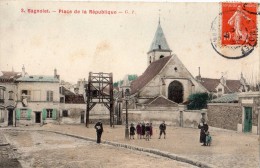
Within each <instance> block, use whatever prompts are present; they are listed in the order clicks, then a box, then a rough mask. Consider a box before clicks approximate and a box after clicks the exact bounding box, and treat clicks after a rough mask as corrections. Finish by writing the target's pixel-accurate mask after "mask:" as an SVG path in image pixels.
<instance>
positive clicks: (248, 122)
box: [244, 107, 252, 132]
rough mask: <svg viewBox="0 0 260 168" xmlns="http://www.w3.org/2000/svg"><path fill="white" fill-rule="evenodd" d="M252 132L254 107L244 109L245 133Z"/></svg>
mask: <svg viewBox="0 0 260 168" xmlns="http://www.w3.org/2000/svg"><path fill="white" fill-rule="evenodd" d="M251 131H252V107H244V132H251Z"/></svg>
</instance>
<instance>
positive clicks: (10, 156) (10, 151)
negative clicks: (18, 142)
mask: <svg viewBox="0 0 260 168" xmlns="http://www.w3.org/2000/svg"><path fill="white" fill-rule="evenodd" d="M15 150H16V148H14V147H13V146H11V145H10V144H9V143H8V142H7V140H6V138H5V135H4V133H3V132H2V131H0V168H21V164H20V163H19V161H18V160H17V158H16V155H15Z"/></svg>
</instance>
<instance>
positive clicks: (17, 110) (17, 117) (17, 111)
mask: <svg viewBox="0 0 260 168" xmlns="http://www.w3.org/2000/svg"><path fill="white" fill-rule="evenodd" d="M15 111H16V119H17V120H20V116H21V113H20V109H15Z"/></svg>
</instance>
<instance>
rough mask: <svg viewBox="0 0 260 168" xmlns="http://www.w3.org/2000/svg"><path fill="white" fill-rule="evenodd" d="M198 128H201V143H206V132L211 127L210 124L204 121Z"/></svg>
mask: <svg viewBox="0 0 260 168" xmlns="http://www.w3.org/2000/svg"><path fill="white" fill-rule="evenodd" d="M198 128H199V129H200V143H204V144H205V143H206V132H207V131H208V129H209V126H208V124H206V123H203V124H202V125H200V124H199V125H198Z"/></svg>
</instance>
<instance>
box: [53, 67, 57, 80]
mask: <svg viewBox="0 0 260 168" xmlns="http://www.w3.org/2000/svg"><path fill="white" fill-rule="evenodd" d="M56 77H57V69H56V68H55V69H54V78H56Z"/></svg>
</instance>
